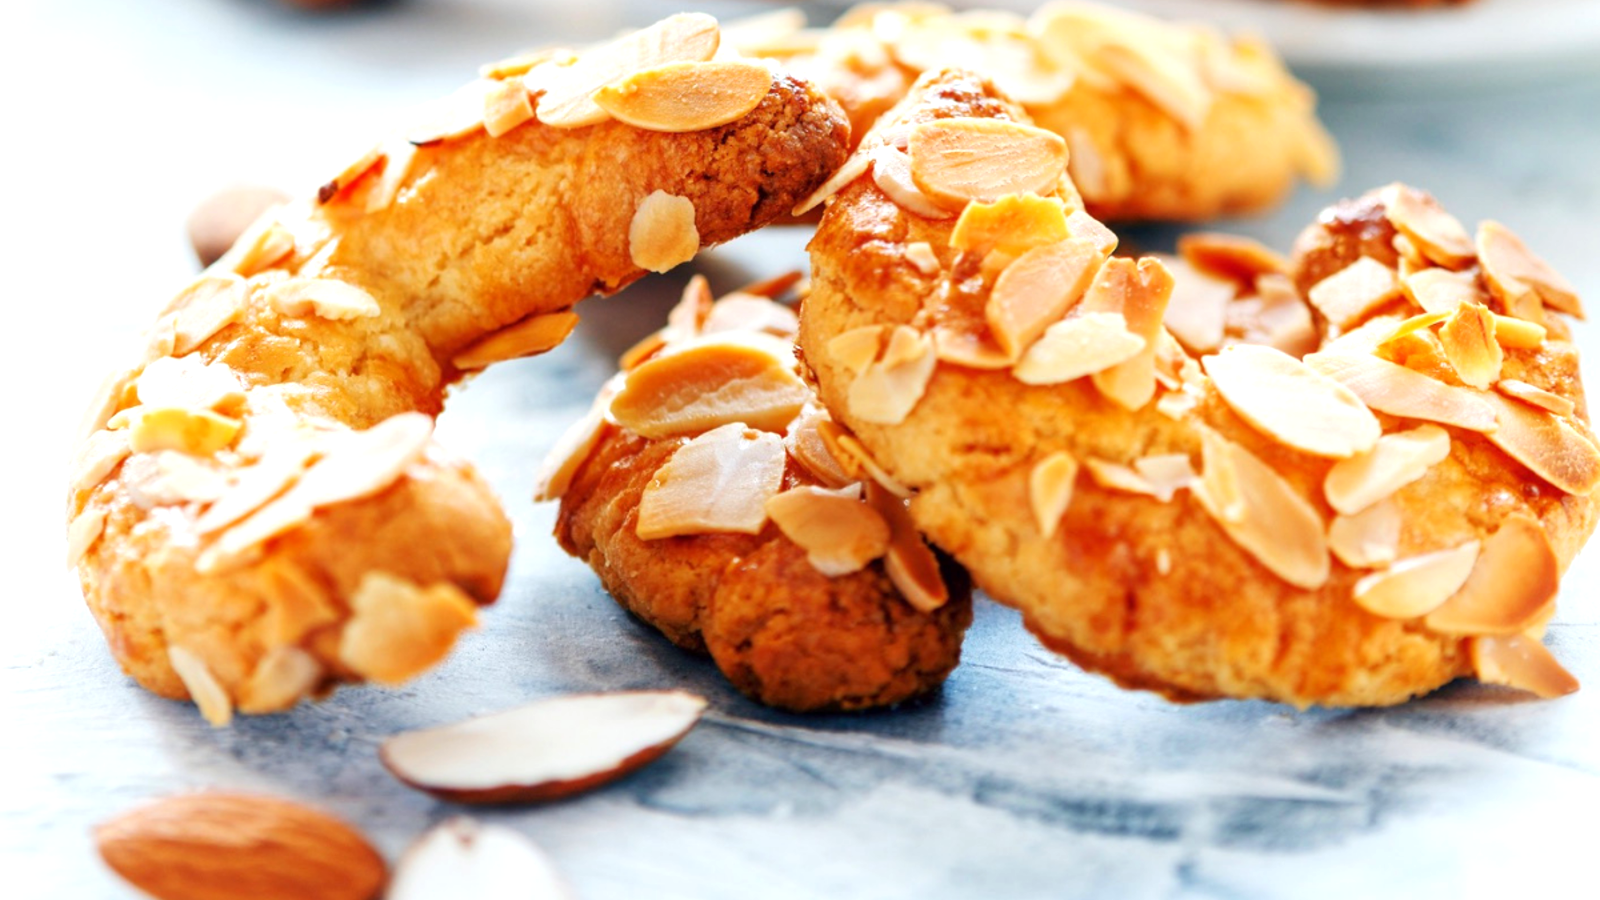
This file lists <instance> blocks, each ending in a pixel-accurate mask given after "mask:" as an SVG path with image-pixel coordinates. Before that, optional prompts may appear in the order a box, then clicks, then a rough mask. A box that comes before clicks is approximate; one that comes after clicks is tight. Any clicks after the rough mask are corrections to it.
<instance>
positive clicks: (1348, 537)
mask: <svg viewBox="0 0 1600 900" xmlns="http://www.w3.org/2000/svg"><path fill="white" fill-rule="evenodd" d="M1401 524H1402V521H1401V516H1400V507H1399V506H1398V505H1396V504H1395V503H1394V502H1393V501H1392V500H1381V501H1379V502H1377V503H1374V504H1373V505H1371V506H1369V507H1367V508H1366V509H1364V510H1362V511H1361V512H1358V513H1356V514H1355V515H1350V516H1335V517H1334V519H1333V521H1332V522H1330V523H1329V524H1328V549H1330V550H1332V551H1333V555H1334V556H1336V557H1338V558H1339V561H1340V562H1342V563H1344V564H1345V565H1347V566H1350V567H1351V568H1353V569H1376V568H1380V567H1383V566H1387V565H1389V564H1390V563H1392V562H1394V561H1395V557H1396V556H1397V555H1398V553H1399V549H1400V526H1401Z"/></svg>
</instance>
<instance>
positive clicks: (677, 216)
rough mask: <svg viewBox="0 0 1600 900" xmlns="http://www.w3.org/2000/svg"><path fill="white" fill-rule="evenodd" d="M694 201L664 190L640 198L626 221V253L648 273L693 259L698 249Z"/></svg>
mask: <svg viewBox="0 0 1600 900" xmlns="http://www.w3.org/2000/svg"><path fill="white" fill-rule="evenodd" d="M694 216H695V212H694V202H693V201H691V200H690V199H689V198H688V197H679V196H676V195H674V194H669V193H667V192H666V191H652V192H651V193H650V195H649V196H647V197H645V198H644V199H643V200H640V201H639V206H638V207H637V208H636V209H635V210H634V211H633V219H632V221H630V222H629V223H628V256H629V258H630V259H632V260H633V264H634V265H636V266H638V267H639V268H641V269H648V270H649V271H651V272H665V271H667V270H668V269H671V268H673V267H675V266H677V265H679V264H681V263H686V262H688V261H689V260H691V259H694V255H695V254H696V253H698V252H700V231H699V229H697V228H696V227H695V222H694Z"/></svg>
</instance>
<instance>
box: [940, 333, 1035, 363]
mask: <svg viewBox="0 0 1600 900" xmlns="http://www.w3.org/2000/svg"><path fill="white" fill-rule="evenodd" d="M1048 330H1049V329H1046V331H1048ZM931 336H932V338H933V352H934V355H935V356H937V357H938V358H939V360H940V361H941V362H947V363H952V364H954V365H958V366H965V367H967V368H969V369H985V370H993V369H1008V368H1010V367H1011V366H1012V365H1013V364H1015V363H1016V360H1014V359H1012V358H1011V357H1010V356H1008V355H1006V352H1005V351H1004V350H1001V349H1000V345H999V344H997V343H995V340H994V338H993V337H991V336H990V335H989V331H988V329H987V328H985V329H982V330H981V332H974V331H972V330H970V329H968V328H962V327H959V326H956V325H952V324H951V323H949V322H940V323H938V324H936V325H934V326H933V331H932V332H931Z"/></svg>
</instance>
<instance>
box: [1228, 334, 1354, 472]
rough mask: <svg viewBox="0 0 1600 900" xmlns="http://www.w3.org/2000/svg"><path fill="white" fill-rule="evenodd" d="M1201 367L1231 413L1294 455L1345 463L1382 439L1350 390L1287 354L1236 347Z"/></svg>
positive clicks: (1269, 348)
mask: <svg viewBox="0 0 1600 900" xmlns="http://www.w3.org/2000/svg"><path fill="white" fill-rule="evenodd" d="M1202 365H1204V367H1205V370H1206V374H1207V375H1209V376H1211V381H1212V383H1213V384H1215V385H1216V388H1217V392H1218V393H1220V394H1221V395H1222V398H1223V399H1224V400H1226V401H1227V402H1228V405H1229V406H1230V407H1232V409H1233V411H1234V412H1236V413H1238V414H1239V416H1240V417H1241V418H1243V419H1244V420H1245V421H1246V422H1248V423H1250V425H1252V426H1253V427H1255V428H1256V429H1257V430H1258V431H1260V432H1262V433H1263V434H1266V435H1268V436H1270V437H1272V438H1274V439H1276V440H1278V441H1281V442H1282V443H1284V444H1286V445H1288V446H1290V447H1294V448H1295V449H1297V450H1302V451H1304V452H1306V453H1310V454H1312V455H1315V456H1324V457H1329V458H1333V459H1344V458H1346V457H1349V456H1353V455H1355V454H1357V453H1364V452H1366V451H1367V450H1370V449H1372V447H1373V445H1374V444H1376V443H1377V441H1378V437H1379V436H1380V435H1381V434H1382V433H1383V430H1382V428H1381V427H1379V425H1378V420H1377V419H1376V418H1375V417H1374V416H1373V415H1372V412H1371V411H1370V410H1368V409H1367V407H1366V405H1365V404H1363V403H1362V402H1361V399H1360V398H1359V397H1357V396H1356V394H1354V393H1353V392H1351V391H1350V389H1349V388H1346V387H1345V386H1344V385H1342V384H1340V383H1339V382H1338V381H1335V380H1333V379H1331V378H1328V377H1326V376H1323V375H1320V374H1318V373H1317V372H1316V371H1315V370H1314V369H1312V368H1311V367H1310V366H1307V365H1306V364H1304V363H1302V362H1300V361H1299V360H1297V359H1295V358H1294V357H1292V356H1289V355H1288V354H1287V353H1283V352H1281V351H1278V350H1274V349H1272V348H1271V347H1257V346H1253V345H1250V344H1235V345H1233V346H1231V347H1228V348H1226V349H1224V350H1223V351H1222V352H1221V353H1218V354H1217V355H1215V356H1208V357H1206V358H1205V359H1204V360H1202Z"/></svg>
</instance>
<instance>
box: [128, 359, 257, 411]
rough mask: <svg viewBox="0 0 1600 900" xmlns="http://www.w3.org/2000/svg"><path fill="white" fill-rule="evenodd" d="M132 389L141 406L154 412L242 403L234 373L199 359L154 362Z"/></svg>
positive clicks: (231, 370) (237, 378)
mask: <svg viewBox="0 0 1600 900" xmlns="http://www.w3.org/2000/svg"><path fill="white" fill-rule="evenodd" d="M134 388H135V390H136V391H137V392H138V396H139V402H140V403H141V404H143V405H145V406H147V407H151V408H157V409H159V408H161V407H169V408H190V409H217V408H219V407H224V406H233V405H234V404H236V403H238V402H239V401H240V400H243V399H244V387H243V385H241V384H240V383H239V376H238V375H236V374H235V373H234V371H233V369H231V368H229V367H228V365H227V364H226V363H208V362H206V361H205V360H203V359H201V358H200V357H199V356H182V357H171V356H164V357H162V358H160V359H157V360H154V361H153V362H151V363H150V364H149V365H147V366H145V367H144V371H143V372H141V373H140V374H139V378H138V380H137V381H136V382H135V385H134Z"/></svg>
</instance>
